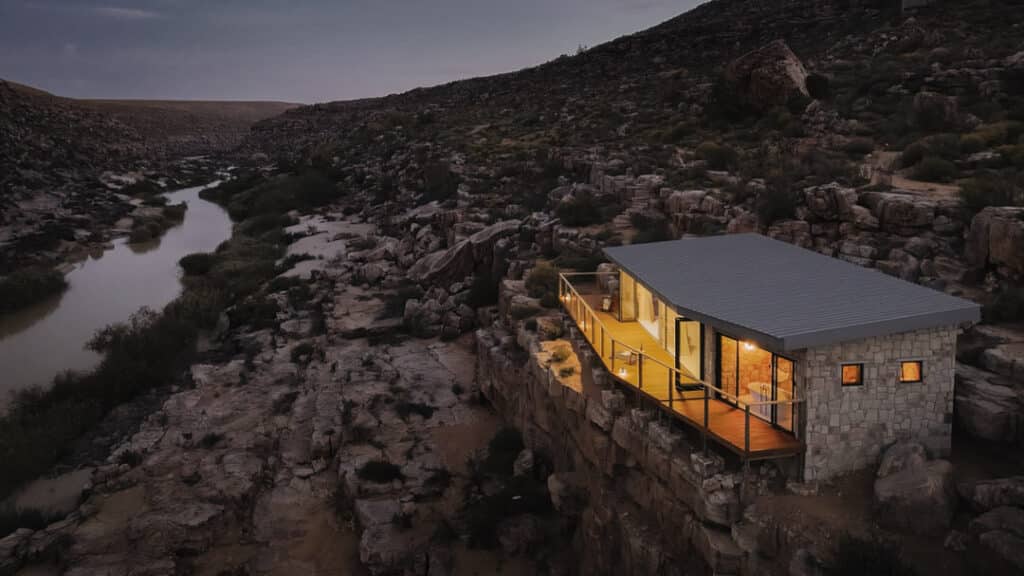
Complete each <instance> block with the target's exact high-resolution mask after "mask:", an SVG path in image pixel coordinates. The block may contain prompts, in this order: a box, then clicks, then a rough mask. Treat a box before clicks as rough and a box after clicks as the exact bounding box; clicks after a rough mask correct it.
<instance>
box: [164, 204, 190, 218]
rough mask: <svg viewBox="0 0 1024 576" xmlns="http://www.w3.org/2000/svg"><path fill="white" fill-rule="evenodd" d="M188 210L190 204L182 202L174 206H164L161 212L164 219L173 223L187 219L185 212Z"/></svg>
mask: <svg viewBox="0 0 1024 576" xmlns="http://www.w3.org/2000/svg"><path fill="white" fill-rule="evenodd" d="M187 210H188V204H185V203H184V202H180V203H178V204H172V205H170V206H164V209H163V210H161V212H160V213H161V214H163V217H164V218H165V219H167V220H169V221H171V222H181V221H182V220H184V219H185V212H186V211H187Z"/></svg>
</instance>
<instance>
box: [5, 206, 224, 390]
mask: <svg viewBox="0 0 1024 576" xmlns="http://www.w3.org/2000/svg"><path fill="white" fill-rule="evenodd" d="M201 189H202V188H201V187H197V188H186V189H184V190H178V191H176V192H171V193H168V194H167V199H168V200H169V201H170V202H171V203H177V202H185V203H187V204H188V210H187V211H186V213H185V220H184V222H183V223H181V224H178V225H176V226H175V227H173V228H171V229H169V230H168V231H167V232H166V233H165V234H164V236H163V237H161V238H160V239H159V240H157V241H155V242H150V243H145V244H142V245H137V246H129V245H128V244H127V242H126V241H125V240H124V239H119V240H117V241H115V242H114V248H113V249H111V250H108V251H106V252H104V253H103V255H102V257H100V258H98V259H88V260H85V261H83V262H80V263H78V264H75V266H74V269H73V270H71V272H69V273H68V274H67V276H66V277H67V280H68V289H67V290H66V291H65V292H64V293H63V294H61V295H59V296H55V297H54V298H52V299H50V300H47V301H45V302H41V303H39V304H37V305H35V306H33V307H31V308H28V309H25V310H21V311H19V312H16V313H13V314H9V315H6V316H3V317H0V406H3V405H5V404H6V403H7V401H8V394H7V392H10V391H13V390H18V389H21V388H25V387H28V386H31V385H33V384H40V385H45V384H48V383H49V382H50V380H52V379H53V377H54V376H55V375H57V374H58V373H60V372H63V371H65V370H88V369H90V368H92V367H93V366H95V364H96V362H97V361H98V358H99V357H98V356H97V355H96V354H95V353H94V352H92V351H90V350H86V349H85V348H84V345H85V343H86V342H87V341H88V340H89V338H91V337H92V335H93V334H94V333H95V332H96V330H98V329H100V328H102V327H104V326H106V325H108V324H111V323H113V322H120V321H123V320H127V319H128V318H129V317H130V316H131V315H132V313H134V312H135V311H137V310H138V309H139V308H141V307H143V306H148V307H150V308H153V309H155V310H159V309H161V308H163V307H164V306H165V305H166V304H167V303H168V302H170V301H171V300H173V299H174V298H175V297H177V295H178V294H179V292H180V291H181V282H180V269H179V268H178V260H179V259H180V258H181V257H182V256H184V255H186V254H190V253H192V252H211V251H213V250H214V249H216V248H217V246H218V245H219V244H220V243H221V242H223V241H224V240H227V239H228V238H229V237H230V236H231V221H230V219H229V218H228V215H227V213H226V212H225V211H224V210H223V209H222V208H221V207H219V206H217V205H216V204H213V203H212V202H207V201H205V200H202V199H200V198H199V191H200V190H201Z"/></svg>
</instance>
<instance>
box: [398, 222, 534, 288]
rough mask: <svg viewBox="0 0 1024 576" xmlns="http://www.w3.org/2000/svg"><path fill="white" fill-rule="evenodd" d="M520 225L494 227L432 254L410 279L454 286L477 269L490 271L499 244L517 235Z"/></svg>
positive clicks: (500, 223)
mask: <svg viewBox="0 0 1024 576" xmlns="http://www.w3.org/2000/svg"><path fill="white" fill-rule="evenodd" d="M519 226H520V222H519V220H505V221H503V222H498V223H497V224H492V225H491V226H488V227H487V228H484V229H483V230H480V231H479V232H476V233H475V234H473V235H472V236H470V237H469V238H466V239H465V240H461V241H459V242H458V243H457V244H455V245H454V246H452V247H451V248H447V249H445V250H439V251H436V252H433V253H431V254H428V255H427V256H425V257H424V258H422V259H420V260H419V261H417V262H416V263H415V264H413V266H412V267H411V268H409V272H408V276H409V278H410V279H412V280H413V281H415V282H427V283H439V284H445V285H450V284H453V283H455V282H459V281H461V280H463V279H464V278H466V276H469V275H471V274H473V273H474V272H475V271H477V270H483V269H488V268H490V266H491V265H492V264H493V261H494V247H495V245H496V244H497V243H498V241H499V240H501V239H502V238H505V237H508V236H511V235H513V234H515V233H516V232H517V231H518V230H519Z"/></svg>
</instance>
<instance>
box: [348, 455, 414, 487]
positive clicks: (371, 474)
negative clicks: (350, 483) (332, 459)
mask: <svg viewBox="0 0 1024 576" xmlns="http://www.w3.org/2000/svg"><path fill="white" fill-rule="evenodd" d="M356 476H358V477H359V478H360V479H362V480H366V481H367V482H375V483H377V484H386V483H388V482H393V481H395V480H404V479H405V475H404V474H402V468H401V467H399V466H397V465H396V464H392V463H391V462H388V461H386V460H370V461H369V462H367V463H366V464H363V465H362V466H360V467H359V469H358V470H356Z"/></svg>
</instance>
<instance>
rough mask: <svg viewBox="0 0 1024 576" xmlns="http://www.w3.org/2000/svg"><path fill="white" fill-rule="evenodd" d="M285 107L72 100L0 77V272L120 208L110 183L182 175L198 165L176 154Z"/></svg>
mask: <svg viewBox="0 0 1024 576" xmlns="http://www.w3.org/2000/svg"><path fill="white" fill-rule="evenodd" d="M291 107H293V105H290V104H284V103H277V102H180V101H179V102H175V101H137V100H135V101H133V100H99V101H97V100H74V99H70V98H62V97H59V96H54V95H52V94H49V93H47V92H44V91H42V90H38V89H35V88H31V87H27V86H23V85H20V84H15V83H13V82H6V81H3V80H0V274H2V273H5V272H6V271H7V270H10V269H12V268H17V267H18V266H20V265H21V263H26V262H27V263H31V262H33V261H35V260H36V259H38V257H40V256H41V255H42V256H43V257H44V258H43V259H53V258H54V257H53V255H52V254H50V255H46V254H43V253H44V252H45V253H49V252H50V251H51V250H53V249H54V248H55V247H56V244H55V242H56V241H57V240H59V239H64V240H74V238H75V235H76V234H77V235H78V236H81V234H80V233H79V232H76V230H85V231H96V232H102V229H103V228H104V226H105V224H109V223H110V222H112V221H113V220H114V219H116V217H118V216H119V215H122V214H123V213H124V212H125V210H126V207H125V206H124V205H123V204H124V202H123V200H121V199H119V198H117V197H116V196H115V195H113V194H112V193H111V190H112V189H111V186H113V187H114V188H115V189H116V187H117V186H119V185H121V184H123V183H125V182H131V181H133V180H136V179H138V178H140V177H141V176H142V174H143V173H149V175H151V176H153V177H157V176H160V175H163V176H168V175H170V176H173V177H175V178H176V179H179V180H181V181H184V182H187V181H189V180H190V178H191V176H190V174H192V175H195V176H196V177H198V175H196V173H195V170H197V168H196V167H195V166H193V167H190V168H186V169H184V170H179V169H177V168H175V167H174V166H175V164H176V163H177V162H178V161H179V160H181V159H182V158H185V157H189V156H196V155H205V154H216V153H224V152H227V151H229V150H231V149H232V148H233V147H235V146H237V145H238V143H239V142H240V141H241V139H242V138H243V137H244V136H245V135H246V134H247V132H248V129H249V127H250V126H251V125H252V124H253V123H254V122H256V121H258V120H261V119H265V118H268V117H270V116H273V115H275V114H278V113H280V112H282V111H284V110H287V109H288V108H291ZM105 174H106V175H107V176H106V177H104V175H105ZM124 174H128V176H127V179H126V180H125V179H119V175H124ZM111 176H113V177H114V178H113V179H111V178H110V177H111ZM101 177H102V179H103V180H105V183H102V182H101ZM118 182H120V183H121V184H118ZM104 223H105V224H104ZM93 228H96V230H92V229H93ZM103 237H105V235H104V234H103V233H101V234H99V235H98V236H97V238H98V239H100V240H102V238H103ZM58 259H59V258H58Z"/></svg>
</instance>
